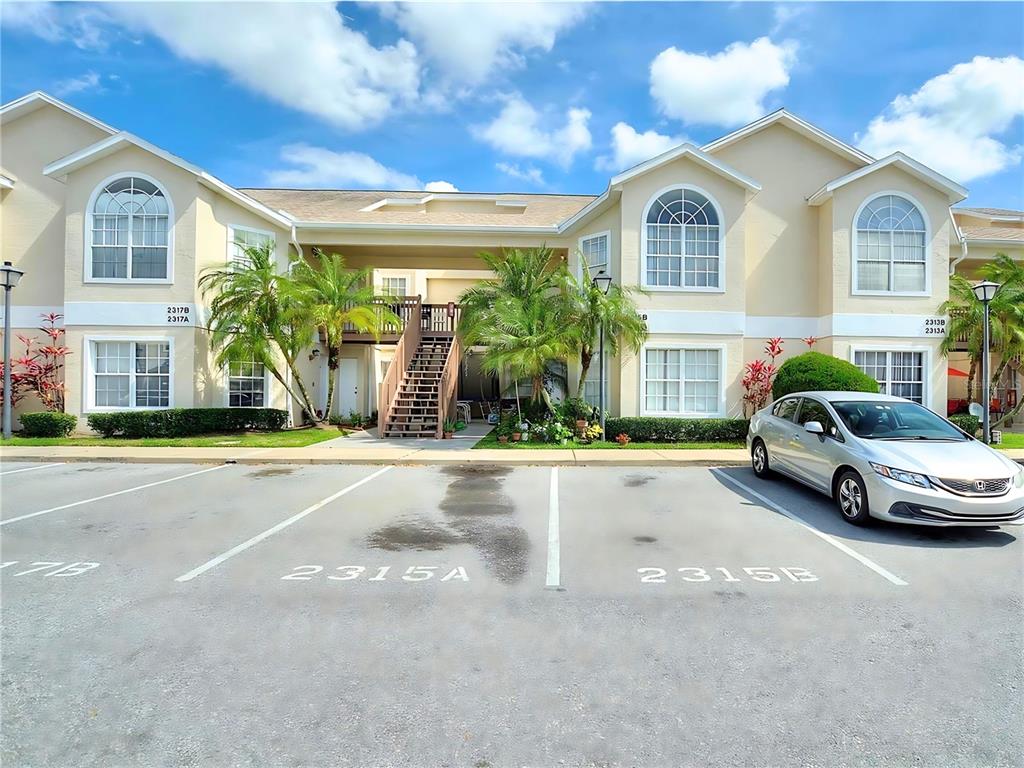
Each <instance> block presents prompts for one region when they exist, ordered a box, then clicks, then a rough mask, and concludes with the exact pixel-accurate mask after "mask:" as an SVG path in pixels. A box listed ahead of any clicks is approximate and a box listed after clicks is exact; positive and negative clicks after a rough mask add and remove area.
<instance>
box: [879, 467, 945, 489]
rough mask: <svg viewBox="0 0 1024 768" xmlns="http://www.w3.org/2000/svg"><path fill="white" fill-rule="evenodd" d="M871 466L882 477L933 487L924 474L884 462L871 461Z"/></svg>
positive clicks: (920, 486) (921, 486) (922, 486)
mask: <svg viewBox="0 0 1024 768" xmlns="http://www.w3.org/2000/svg"><path fill="white" fill-rule="evenodd" d="M870 463H871V468H872V469H873V470H875V472H876V473H877V474H879V475H881V476H882V477H888V478H889V479H890V480H895V481H896V482H898V483H909V484H910V485H916V486H918V487H919V488H931V487H932V486H931V483H929V482H928V478H927V477H925V476H924V475H919V474H917V472H907V471H905V470H902V469H893V468H892V467H887V466H885V465H883V464H875V462H873V461H872V462H870Z"/></svg>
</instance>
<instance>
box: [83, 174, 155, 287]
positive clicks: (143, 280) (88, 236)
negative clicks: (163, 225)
mask: <svg viewBox="0 0 1024 768" xmlns="http://www.w3.org/2000/svg"><path fill="white" fill-rule="evenodd" d="M128 176H134V177H135V178H137V179H142V180H144V181H148V182H149V183H150V184H152V185H154V186H155V187H156V188H157V189H159V190H160V191H161V192H163V193H164V199H165V200H166V201H167V277H93V276H92V231H93V208H95V207H96V198H98V197H99V196H100V193H101V192H102V191H103V190H104V189H105V188H106V186H107V185H108V184H110V183H111V182H114V181H117V180H118V179H123V178H127V177H128ZM83 218H84V219H85V232H84V234H83V240H82V243H83V245H84V246H85V248H84V250H85V254H84V259H85V263H84V269H85V271H84V272H83V273H82V282H84V283H114V284H121V285H124V284H129V285H133V284H134V285H171V284H173V283H174V223H175V218H174V201H173V200H172V199H171V193H170V192H169V191H168V190H167V187H165V186H164V185H163V184H161V183H160V182H159V181H157V180H156V179H155V178H153V177H152V176H150V175H149V174H147V173H143V172H142V171H121V172H119V173H115V174H113V175H111V176H108V177H107V178H105V179H104V180H103V181H101V182H100V183H99V184H97V185H96V188H95V189H93V191H92V194H91V195H89V202H88V205H87V207H86V209H85V216H84V217H83ZM131 268H132V265H131V254H130V253H129V254H128V269H129V271H130V270H131Z"/></svg>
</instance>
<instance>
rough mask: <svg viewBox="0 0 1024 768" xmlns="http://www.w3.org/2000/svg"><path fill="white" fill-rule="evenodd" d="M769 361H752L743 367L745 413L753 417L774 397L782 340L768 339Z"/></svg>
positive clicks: (765, 346)
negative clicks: (773, 384)
mask: <svg viewBox="0 0 1024 768" xmlns="http://www.w3.org/2000/svg"><path fill="white" fill-rule="evenodd" d="M764 353H765V355H766V356H767V358H768V359H767V360H752V361H751V362H749V363H747V364H746V365H745V366H743V381H742V384H743V413H744V414H745V415H746V416H748V417H749V416H751V415H753V414H754V413H755V412H757V411H759V410H761V409H762V408H764V407H765V405H767V404H768V401H769V400H770V399H771V396H772V382H773V381H775V374H777V373H778V372H779V369H778V367H776V365H775V358H777V357H778V356H779V355H781V354H782V339H781V338H780V337H778V336H776V337H774V338H771V339H768V341H766V342H765V345H764Z"/></svg>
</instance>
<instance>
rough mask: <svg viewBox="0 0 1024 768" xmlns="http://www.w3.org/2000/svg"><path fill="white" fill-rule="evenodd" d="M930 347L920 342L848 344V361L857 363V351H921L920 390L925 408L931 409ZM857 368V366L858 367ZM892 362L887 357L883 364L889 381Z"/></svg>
mask: <svg viewBox="0 0 1024 768" xmlns="http://www.w3.org/2000/svg"><path fill="white" fill-rule="evenodd" d="M932 351H933V350H932V348H931V347H926V346H923V345H921V344H908V345H900V344H857V345H854V344H851V345H850V362H851V363H852V364H853V365H857V353H858V352H923V353H924V355H923V356H922V358H921V376H922V378H923V381H922V382H921V387H922V391H923V392H924V398H923V400H924V402H923V403H922V405H924V407H925V408H927V409H929V410H933V408H932V400H933V398H932ZM858 370H859V368H858ZM891 374H892V363H891V362H890V361H889V360H888V359H887V361H886V364H885V375H886V377H887V379H888V380H889V381H891V380H892V375H891Z"/></svg>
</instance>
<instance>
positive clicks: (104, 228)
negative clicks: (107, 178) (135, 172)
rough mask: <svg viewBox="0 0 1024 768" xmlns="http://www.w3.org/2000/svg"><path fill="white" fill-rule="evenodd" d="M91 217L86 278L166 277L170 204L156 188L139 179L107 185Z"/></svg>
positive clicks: (147, 278)
mask: <svg viewBox="0 0 1024 768" xmlns="http://www.w3.org/2000/svg"><path fill="white" fill-rule="evenodd" d="M90 218H91V225H90V229H91V242H90V244H89V271H88V278H89V279H90V280H99V281H105V280H149V281H164V280H167V279H168V277H169V271H170V270H169V267H168V265H169V263H170V205H169V204H168V201H167V196H166V195H165V194H164V192H163V190H162V189H160V188H159V187H158V186H157V185H156V184H154V183H153V182H151V181H149V180H147V179H143V178H139V177H137V176H125V177H122V178H119V179H115V180H114V181H111V182H108V183H107V184H105V185H104V186H103V187H102V188H101V189H100V190H98V192H97V194H96V199H95V201H94V202H93V204H92V209H91V211H90Z"/></svg>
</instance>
